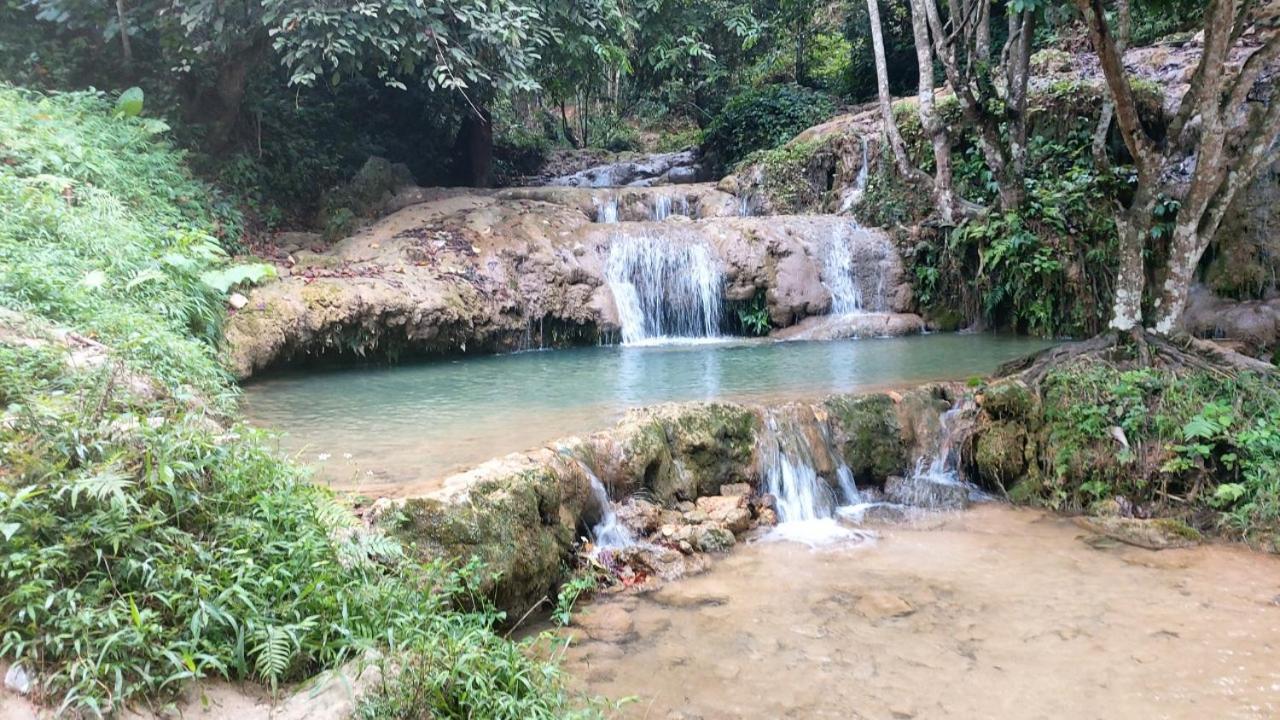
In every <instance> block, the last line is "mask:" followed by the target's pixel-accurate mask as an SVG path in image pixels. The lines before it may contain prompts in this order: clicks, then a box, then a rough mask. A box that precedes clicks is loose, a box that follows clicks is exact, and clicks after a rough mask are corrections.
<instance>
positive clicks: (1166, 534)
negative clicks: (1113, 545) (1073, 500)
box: [1075, 517, 1201, 550]
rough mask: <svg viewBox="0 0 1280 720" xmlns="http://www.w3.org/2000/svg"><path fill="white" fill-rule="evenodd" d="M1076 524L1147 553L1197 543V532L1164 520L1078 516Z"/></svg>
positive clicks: (1175, 521) (1175, 522)
mask: <svg viewBox="0 0 1280 720" xmlns="http://www.w3.org/2000/svg"><path fill="white" fill-rule="evenodd" d="M1075 523H1076V525H1078V526H1080V527H1082V528H1084V529H1085V530H1088V531H1090V532H1095V533H1098V534H1099V535H1103V536H1105V537H1108V538H1111V539H1112V540H1115V541H1117V542H1122V543H1124V544H1126V545H1133V546H1135V547H1140V548H1145V549H1147V550H1167V549H1170V548H1185V547H1192V546H1193V545H1199V544H1200V540H1201V537H1200V533H1198V532H1196V531H1195V530H1194V529H1192V528H1190V527H1188V526H1187V525H1186V524H1185V523H1182V522H1180V521H1178V520H1170V519H1168V518H1151V519H1142V518H1126V517H1078V518H1075Z"/></svg>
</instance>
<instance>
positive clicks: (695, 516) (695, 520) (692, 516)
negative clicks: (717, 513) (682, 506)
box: [684, 510, 711, 525]
mask: <svg viewBox="0 0 1280 720" xmlns="http://www.w3.org/2000/svg"><path fill="white" fill-rule="evenodd" d="M710 519H711V516H710V515H708V514H707V513H705V512H703V511H701V510H690V511H689V512H687V513H685V514H684V521H685V523H686V524H689V525H701V524H702V523H704V522H706V521H708V520H710Z"/></svg>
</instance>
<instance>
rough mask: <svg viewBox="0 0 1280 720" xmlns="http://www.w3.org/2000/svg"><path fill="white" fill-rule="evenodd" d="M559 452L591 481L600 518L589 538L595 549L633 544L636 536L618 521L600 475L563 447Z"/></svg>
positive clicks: (615, 547) (618, 547)
mask: <svg viewBox="0 0 1280 720" xmlns="http://www.w3.org/2000/svg"><path fill="white" fill-rule="evenodd" d="M560 453H561V454H562V455H563V456H564V457H566V458H569V459H571V460H573V462H574V463H575V464H576V465H577V466H578V468H579V469H581V470H582V474H584V475H586V476H587V480H589V481H590V482H591V497H592V498H593V499H594V500H595V501H596V504H597V505H598V506H599V507H600V519H599V521H597V522H596V524H595V525H593V526H591V539H592V542H593V544H594V545H595V549H596V550H597V551H598V550H620V549H622V548H627V547H631V546H633V545H635V544H636V538H635V536H634V535H632V534H631V530H630V529H629V528H627V526H626V525H623V524H622V523H621V522H619V521H618V514H617V513H615V512H614V511H613V502H612V501H610V500H609V492H608V491H607V490H605V489H604V483H602V482H600V477H599V476H597V475H596V474H595V473H594V472H592V471H591V468H590V467H589V466H588V465H587V464H586V463H585V462H583V461H581V460H579V459H578V458H575V457H573V456H572V455H569V453H568V451H567V450H565V449H564V448H561V449H560Z"/></svg>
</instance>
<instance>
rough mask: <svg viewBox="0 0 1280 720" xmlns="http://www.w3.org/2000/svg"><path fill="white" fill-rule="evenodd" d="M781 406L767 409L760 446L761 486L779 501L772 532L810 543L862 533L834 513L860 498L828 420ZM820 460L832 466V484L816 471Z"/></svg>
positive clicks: (831, 540) (851, 536)
mask: <svg viewBox="0 0 1280 720" xmlns="http://www.w3.org/2000/svg"><path fill="white" fill-rule="evenodd" d="M784 412H785V409H783V410H778V411H772V410H771V411H769V412H768V413H767V414H766V416H765V431H764V432H763V433H762V434H761V437H760V440H759V447H758V452H759V458H760V467H761V473H762V474H763V476H764V481H765V486H766V488H767V489H768V492H769V494H771V495H772V496H773V497H774V499H775V500H776V502H777V506H776V507H777V513H778V526H777V527H776V528H775V529H774V533H773V534H774V535H776V536H777V537H778V538H780V539H785V540H794V541H796V542H801V543H805V544H807V545H810V546H817V545H822V544H826V543H830V542H834V541H839V540H849V539H856V538H861V537H863V535H862V534H861V533H858V532H857V531H854V530H851V529H849V528H846V527H843V526H841V525H839V524H838V523H837V522H836V519H835V518H836V514H837V510H838V509H839V508H840V507H843V506H848V505H853V504H856V503H859V502H861V496H860V494H859V493H858V488H857V486H856V485H854V482H853V473H852V471H850V470H849V467H848V466H847V465H846V464H845V462H844V460H843V459H842V458H841V457H840V453H839V452H838V451H836V450H835V449H834V446H833V443H832V442H831V438H830V433H829V431H828V430H827V427H826V424H825V423H824V422H821V421H819V420H818V419H817V418H813V417H809V418H796V417H795V416H794V415H786V414H783V413H784ZM820 466H826V467H828V468H831V467H834V469H835V479H836V484H835V486H833V485H832V484H831V483H830V482H828V481H827V480H826V479H825V478H823V477H822V476H821V475H820V474H819V471H818V469H817V468H818V467H820Z"/></svg>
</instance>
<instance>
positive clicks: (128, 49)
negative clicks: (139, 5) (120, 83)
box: [116, 0, 133, 77]
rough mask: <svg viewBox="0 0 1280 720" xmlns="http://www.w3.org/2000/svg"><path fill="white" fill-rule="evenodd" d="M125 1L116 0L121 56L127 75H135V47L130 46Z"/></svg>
mask: <svg viewBox="0 0 1280 720" xmlns="http://www.w3.org/2000/svg"><path fill="white" fill-rule="evenodd" d="M125 14H126V13H125V9H124V0H116V22H118V23H119V24H120V55H121V58H122V59H123V61H124V70H125V74H126V75H128V76H130V77H132V75H133V46H132V45H130V44H129V26H128V24H127V23H126V22H125Z"/></svg>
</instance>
